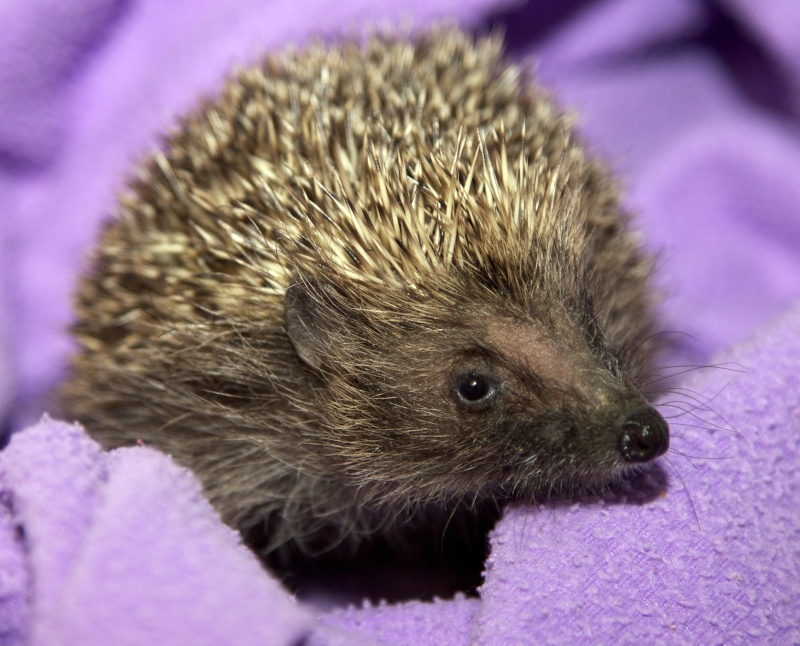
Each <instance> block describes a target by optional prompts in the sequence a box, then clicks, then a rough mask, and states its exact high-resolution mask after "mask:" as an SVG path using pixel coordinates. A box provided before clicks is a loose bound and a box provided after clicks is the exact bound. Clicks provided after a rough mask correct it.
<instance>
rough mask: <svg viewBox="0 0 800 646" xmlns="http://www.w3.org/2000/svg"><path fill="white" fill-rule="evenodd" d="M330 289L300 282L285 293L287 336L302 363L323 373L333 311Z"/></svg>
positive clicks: (315, 281) (329, 340)
mask: <svg viewBox="0 0 800 646" xmlns="http://www.w3.org/2000/svg"><path fill="white" fill-rule="evenodd" d="M331 292H332V289H331V288H330V286H327V285H326V284H324V283H322V282H320V281H318V280H301V281H300V282H297V283H294V284H292V285H290V286H289V288H288V289H287V290H286V301H285V323H286V334H287V335H288V336H289V340H290V341H291V342H292V345H293V346H294V351H295V352H297V356H299V357H300V359H302V361H303V362H304V363H306V364H308V365H309V366H311V367H312V368H315V369H316V370H320V371H321V370H322V366H323V364H324V363H325V358H326V356H327V354H328V350H329V348H330V343H331V332H332V330H331V328H332V321H331V312H332V310H334V309H336V304H335V302H334V300H333V294H332V293H331Z"/></svg>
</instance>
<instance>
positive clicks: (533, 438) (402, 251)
mask: <svg viewBox="0 0 800 646" xmlns="http://www.w3.org/2000/svg"><path fill="white" fill-rule="evenodd" d="M120 210H121V213H120V214H119V216H118V217H117V218H116V219H115V221H113V222H112V223H110V224H109V226H108V227H107V228H106V230H105V231H104V234H103V238H102V242H101V244H100V246H99V249H98V251H97V254H96V257H95V259H94V266H93V268H92V270H91V271H90V272H89V273H88V275H87V277H86V278H85V279H84V281H83V282H82V286H81V288H80V291H79V296H78V322H77V324H76V326H75V335H76V338H77V340H78V344H79V346H80V349H79V352H78V353H77V355H76V357H75V358H74V361H73V366H72V375H71V377H70V379H69V380H68V381H67V383H66V384H65V386H64V388H63V390H62V402H63V406H64V409H65V412H67V413H68V414H70V415H71V416H74V417H75V418H76V419H78V420H80V421H81V422H83V423H84V424H85V425H86V426H87V428H88V429H89V431H90V432H91V433H92V434H93V435H94V436H95V437H97V438H98V439H99V440H100V441H101V442H102V443H103V444H104V445H105V446H107V447H116V446H122V445H126V444H131V443H134V442H136V441H138V440H142V441H144V443H145V444H150V445H154V446H156V447H158V448H161V449H163V450H164V451H166V452H168V453H170V454H171V455H173V456H174V458H175V459H176V460H177V461H178V462H180V463H182V464H185V465H186V466H188V467H190V468H192V469H193V470H194V471H195V473H196V474H197V475H198V476H199V477H200V479H201V480H202V482H203V484H204V486H205V489H206V492H207V494H208V495H209V497H210V499H211V501H212V502H213V503H214V504H215V505H216V507H217V509H218V510H219V511H220V513H221V514H222V516H223V518H224V519H225V520H226V521H227V522H228V523H230V524H231V525H233V526H235V527H239V528H248V527H252V526H254V525H258V524H263V523H266V526H267V527H268V535H269V538H270V546H271V547H277V546H280V545H283V544H285V543H294V544H297V545H300V546H301V547H302V546H304V545H306V546H321V547H322V548H323V549H324V548H325V546H327V545H333V544H336V543H337V542H339V541H341V540H342V539H351V538H354V539H358V538H359V537H361V536H365V535H370V534H374V533H381V532H386V531H389V530H390V529H391V528H392V527H395V526H396V525H397V524H398V523H399V522H403V521H405V520H408V519H410V518H412V517H413V516H414V514H415V513H416V512H417V511H418V510H420V509H423V508H430V507H431V506H434V507H436V506H438V507H441V508H443V509H448V508H452V507H453V506H456V505H459V504H464V505H467V506H470V505H474V504H477V503H478V502H480V501H482V500H486V499H496V498H509V497H516V496H532V495H537V494H539V493H549V492H552V491H559V490H563V489H568V490H569V489H573V488H575V487H583V486H593V485H597V484H602V483H606V482H608V481H610V480H612V479H614V478H616V477H618V476H619V475H620V474H621V473H624V472H625V471H626V470H629V469H630V467H631V465H632V464H636V463H639V462H644V461H647V460H649V459H652V458H653V457H657V456H658V455H660V454H661V453H663V451H664V450H666V446H667V441H668V436H667V429H666V425H665V424H664V422H663V419H661V418H660V417H659V416H658V414H657V413H656V412H655V411H654V409H652V408H651V407H649V406H648V404H647V403H646V402H645V400H644V398H643V397H642V395H641V394H640V388H641V385H642V383H643V379H644V377H645V375H646V374H647V371H648V370H649V368H650V366H649V363H650V361H651V354H650V353H648V352H647V349H646V347H645V346H642V344H643V342H644V340H645V339H646V338H647V337H648V335H650V334H651V332H652V327H653V320H652V313H651V310H652V298H651V295H650V294H651V291H650V288H649V285H648V280H649V275H650V273H651V262H650V261H649V259H648V258H647V257H646V256H645V254H644V253H643V252H642V250H641V248H640V243H639V239H638V236H637V235H636V233H634V232H633V231H632V230H631V228H630V225H629V222H628V218H627V216H626V215H625V213H624V212H623V211H622V209H621V207H620V204H619V197H618V194H617V191H616V189H615V187H614V184H613V182H612V181H611V180H610V178H609V175H608V173H607V171H606V170H605V168H604V167H603V166H602V165H601V164H600V163H598V162H597V161H595V160H593V159H591V158H590V157H589V156H587V154H586V153H585V152H584V150H583V148H582V146H581V144H580V142H579V141H578V140H577V139H576V136H575V134H574V132H573V128H572V124H571V122H570V119H569V118H568V117H566V116H565V115H564V114H563V113H562V112H561V111H560V110H559V109H558V108H557V107H556V105H555V104H554V103H553V102H552V101H551V100H550V98H548V96H547V95H546V94H545V93H544V92H543V91H542V90H541V89H540V88H539V87H538V86H537V85H536V84H535V82H533V81H532V80H531V79H529V78H528V77H527V76H526V75H525V74H524V73H523V72H522V71H521V69H520V68H517V67H515V66H514V65H512V64H509V63H506V62H504V61H503V59H502V56H501V44H500V41H499V40H498V39H497V38H487V39H479V40H477V41H475V40H473V39H472V38H471V37H469V36H467V35H464V34H462V33H460V32H458V31H455V30H438V31H433V32H430V33H428V34H424V35H421V36H418V37H415V38H414V39H412V40H407V39H401V38H397V39H393V38H389V37H386V36H380V37H375V38H373V39H372V40H370V41H369V42H367V43H360V44H357V43H345V44H342V45H337V46H333V47H331V46H322V45H317V46H312V47H310V48H309V49H307V50H305V51H303V52H301V53H294V54H285V55H280V56H272V57H269V58H267V59H266V60H265V61H264V62H263V63H261V64H259V65H257V66H254V67H251V68H248V69H245V70H244V71H241V72H239V73H237V74H236V75H235V76H234V77H232V78H231V79H230V80H229V82H228V83H227V84H226V86H225V87H224V89H223V91H222V93H221V94H220V96H219V97H218V98H216V99H215V100H213V101H209V102H207V103H205V104H204V105H202V106H201V107H200V109H198V110H197V111H196V112H195V113H193V114H191V115H190V116H189V117H188V118H187V119H186V120H185V121H184V122H183V124H182V127H181V128H180V129H179V131H178V132H176V133H175V134H173V135H171V136H170V137H169V138H168V139H167V140H166V145H165V147H164V149H163V152H156V153H154V154H153V155H152V156H151V157H150V158H149V160H148V161H147V162H146V163H145V164H144V165H143V167H142V170H141V173H140V176H139V177H138V178H137V179H135V180H134V181H132V182H131V185H130V191H129V193H128V194H127V195H126V196H125V197H124V198H123V200H122V202H121V207H120ZM640 346H641V348H640ZM637 348H639V349H638V351H637Z"/></svg>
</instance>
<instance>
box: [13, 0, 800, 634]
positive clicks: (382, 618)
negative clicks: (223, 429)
mask: <svg viewBox="0 0 800 646" xmlns="http://www.w3.org/2000/svg"><path fill="white" fill-rule="evenodd" d="M408 18H410V19H412V20H413V21H414V23H415V24H417V25H425V24H427V23H430V22H432V21H434V20H439V19H450V20H455V21H458V22H460V23H461V24H463V25H464V26H466V27H467V28H470V29H474V30H476V31H478V30H485V29H486V28H488V27H491V26H502V27H504V28H505V29H506V31H507V34H508V40H509V47H510V54H511V55H512V56H515V57H519V58H521V59H522V58H523V57H529V58H526V59H525V60H528V61H530V64H531V65H538V72H539V76H540V77H541V78H542V80H543V81H544V82H545V83H547V84H548V85H550V86H551V87H553V88H554V89H555V90H556V92H557V94H558V95H559V96H560V97H561V99H562V101H563V102H564V103H566V104H567V105H569V106H572V107H574V108H576V109H577V110H578V111H579V114H580V118H581V123H582V130H583V132H584V133H585V136H586V138H587V139H588V140H589V142H590V144H591V145H592V147H593V148H594V149H595V150H597V151H598V152H599V153H601V154H603V155H604V156H606V157H607V158H609V159H610V160H611V162H612V164H613V165H614V166H615V168H617V169H618V170H619V174H620V175H621V176H622V177H623V178H624V180H625V181H626V183H627V185H628V204H629V206H630V208H631V209H632V210H633V211H634V212H635V213H637V214H638V216H639V221H640V223H641V227H642V229H643V231H644V234H645V236H646V239H647V242H648V244H649V245H650V246H651V247H653V248H654V249H656V250H658V252H659V254H660V258H661V262H660V272H659V280H660V284H661V285H662V289H663V291H664V292H665V302H664V307H663V310H664V313H663V320H664V329H665V330H669V331H675V332H680V333H682V334H680V335H678V334H676V335H675V339H676V343H675V347H674V349H673V351H672V355H671V357H670V358H669V361H668V363H669V364H670V365H673V366H676V367H675V368H673V369H672V370H671V371H672V372H681V371H682V370H685V369H688V368H682V367H680V366H684V365H685V366H698V365H703V364H708V363H713V364H715V365H718V366H719V367H717V368H713V369H700V370H692V371H691V372H689V373H687V374H685V375H682V376H680V377H678V381H677V383H676V384H675V385H676V389H675V390H673V391H672V392H671V393H670V394H669V396H667V397H666V398H665V400H664V401H663V402H662V412H663V413H664V414H665V416H667V417H668V418H669V419H670V422H671V424H672V428H673V441H672V450H671V451H670V453H668V454H667V456H665V457H666V459H662V460H661V461H660V463H659V464H658V465H655V466H654V467H653V468H650V469H648V470H647V471H645V472H644V473H643V474H642V475H641V476H640V477H639V478H637V479H634V480H632V481H631V482H629V483H627V484H626V485H625V486H622V487H619V488H617V489H615V490H614V491H612V492H609V493H608V494H606V495H604V496H602V497H600V498H587V499H582V500H578V501H574V503H573V504H571V505H559V504H556V505H552V504H551V505H548V506H545V507H544V508H542V509H537V508H529V507H521V506H518V507H510V508H508V509H507V510H506V512H505V514H504V516H503V518H502V520H501V521H500V522H499V524H498V526H497V527H496V528H495V531H494V532H493V533H492V535H491V538H490V540H491V548H492V552H491V556H490V559H489V561H488V562H487V567H486V579H485V583H484V585H483V587H482V589H481V591H480V592H481V595H480V598H479V599H468V598H461V597H457V598H455V599H449V600H442V601H436V602H431V603H422V602H419V601H411V602H407V603H404V604H395V605H379V606H377V607H372V606H365V607H350V608H341V609H336V610H329V611H324V612H323V611H322V610H319V609H317V608H314V607H311V606H307V605H304V604H300V603H298V602H296V601H294V600H293V599H292V598H291V597H290V595H289V594H288V593H287V592H286V591H285V590H284V589H283V588H281V587H280V585H279V584H278V583H277V582H276V581H275V580H274V579H273V578H272V577H271V576H270V575H269V574H268V573H267V572H265V571H264V570H263V568H262V567H261V565H260V564H259V562H258V561H257V560H256V559H255V557H254V556H252V555H251V554H250V553H249V552H248V551H247V550H246V549H245V548H244V547H242V546H241V545H240V544H239V541H238V537H237V536H236V534H235V533H233V532H232V531H231V530H229V529H227V528H226V527H225V526H223V525H222V524H221V523H220V522H219V520H218V518H217V517H216V515H215V513H214V512H213V510H212V509H211V508H210V507H209V506H208V504H207V502H206V501H205V500H204V499H203V497H202V494H201V491H200V487H199V485H198V484H197V482H196V481H195V480H194V478H193V477H192V476H191V474H189V473H188V472H186V471H185V470H183V469H180V468H178V467H177V466H175V465H174V464H173V463H172V461H171V460H170V459H169V458H168V457H166V456H164V455H161V454H159V453H157V452H155V451H152V450H150V449H147V448H144V447H137V448H131V449H125V450H120V451H115V452H112V453H104V452H103V451H101V450H100V449H99V448H98V447H97V446H96V445H95V444H94V443H93V442H92V441H91V440H90V439H88V438H87V437H86V436H85V434H84V433H83V432H82V430H81V429H80V428H79V427H76V426H73V425H71V424H67V423H64V422H60V421H57V420H53V419H50V418H47V417H45V418H40V415H41V413H42V411H43V409H44V408H45V407H46V397H47V393H48V392H49V391H50V390H51V389H52V387H53V386H54V385H55V384H56V383H57V382H58V380H59V379H60V378H61V376H62V375H63V368H64V365H65V358H66V356H67V355H68V353H69V350H70V344H69V337H68V335H67V334H66V333H65V328H66V326H67V325H68V323H69V320H70V301H69V294H70V292H71V290H72V289H73V287H74V283H75V279H76V276H77V273H78V272H79V270H80V267H81V263H82V259H83V257H84V254H85V252H86V250H87V249H88V248H89V247H90V246H91V243H92V241H93V239H94V238H95V236H96V234H97V230H98V226H99V223H100V222H101V221H102V220H103V218H104V217H107V216H108V215H109V214H111V213H112V212H113V204H114V195H115V191H116V190H117V189H118V188H119V187H120V185H121V182H122V181H123V179H124V177H125V175H126V173H128V172H129V171H130V168H131V165H132V163H133V162H134V161H135V159H136V158H137V156H138V155H140V154H141V153H142V152H143V151H144V150H146V149H147V148H148V147H149V146H152V145H154V143H155V142H156V141H157V135H158V133H159V132H161V131H163V130H164V129H165V128H167V127H168V126H169V125H170V124H172V123H174V118H175V116H176V115H177V114H178V113H180V112H181V111H183V110H185V109H187V108H188V107H190V106H191V105H192V104H193V103H194V102H195V101H196V99H197V96H198V95H199V94H200V93H203V92H209V91H212V90H213V88H214V87H215V85H216V83H218V82H219V79H220V78H221V76H222V75H223V74H224V73H225V71H226V70H227V69H228V68H229V67H230V66H231V65H232V64H234V63H236V62H244V61H248V60H252V59H253V58H254V57H255V56H257V55H258V53H259V52H261V51H263V50H264V49H268V48H273V49H274V48H278V47H281V46H283V45H284V44H285V43H287V42H295V43H302V42H303V41H304V40H306V39H307V38H308V37H309V36H311V35H322V36H324V37H336V36H337V34H341V33H343V32H346V31H347V30H353V29H356V28H360V27H361V26H362V25H363V24H365V23H379V22H381V21H382V20H385V19H388V20H392V21H398V20H403V19H408ZM0 25H2V26H3V29H2V36H0V268H1V269H0V420H2V424H3V429H4V431H5V432H6V433H8V432H10V431H11V430H12V429H13V430H16V431H17V432H16V433H15V434H14V436H13V437H12V438H11V440H10V441H9V442H8V446H7V447H6V448H5V449H4V450H3V452H2V453H0V644H2V645H5V644H15V645H16V644H46V645H57V644H88V645H90V646H91V645H93V644H98V645H100V644H150V643H152V644H162V643H163V644H227V643H236V644H249V643H253V644H307V645H311V644H361V643H364V644H415V645H417V646H421V645H422V644H442V645H445V646H447V645H449V644H452V645H456V644H468V643H475V644H514V643H521V644H522V643H537V644H538V643H569V644H576V643H578V644H580V643H585V644H597V643H676V644H684V643H698V644H699V643H702V644H715V643H720V644H721V643H726V644H731V643H742V644H744V643H776V644H792V643H798V642H800V619H799V618H800V511H799V510H800V475H799V474H800V306H798V305H794V306H793V303H795V302H796V301H797V300H798V297H800V182H798V180H797V178H798V177H800V7H798V5H797V3H795V2H793V0H772V1H771V2H769V3H755V2H752V3H748V2H745V0H716V1H713V0H706V1H701V0H662V1H661V2H659V3H652V2H647V1H646V0H596V1H592V0H564V1H563V2H559V3H555V2H544V1H534V2H531V3H529V4H527V5H513V6H511V3H502V2H496V1H491V0H468V1H466V2H464V1H463V0H460V1H457V0H426V1H425V2H416V1H409V0H406V2H403V3H395V2H387V3H373V2H357V1H356V0H343V1H340V2H335V3H333V2H332V3H326V2H323V1H322V0H309V1H307V2H305V3H288V2H282V1H278V0H273V1H271V2H270V1H268V0H229V1H227V2H214V1H213V0H193V1H192V2H189V0H174V1H173V2H170V3H164V2H156V1H155V0H73V1H72V2H56V1H55V0H8V1H7V2H5V3H3V4H2V5H1V6H0ZM37 420H39V421H37Z"/></svg>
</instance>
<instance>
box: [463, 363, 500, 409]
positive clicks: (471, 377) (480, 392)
mask: <svg viewBox="0 0 800 646" xmlns="http://www.w3.org/2000/svg"><path fill="white" fill-rule="evenodd" d="M455 394H456V398H457V400H458V402H459V404H461V405H462V406H465V407H467V408H468V409H469V410H472V411H482V410H484V409H486V408H487V407H488V406H489V404H490V403H491V402H492V400H493V399H494V397H495V395H496V394H497V388H496V387H495V385H494V380H493V379H492V378H491V377H489V376H487V375H483V374H481V373H479V372H468V373H465V374H462V375H459V376H458V377H457V378H456V383H455Z"/></svg>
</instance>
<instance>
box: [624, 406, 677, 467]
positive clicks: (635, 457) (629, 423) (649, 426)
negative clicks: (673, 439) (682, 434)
mask: <svg viewBox="0 0 800 646" xmlns="http://www.w3.org/2000/svg"><path fill="white" fill-rule="evenodd" d="M668 448H669V426H668V425H667V422H666V421H665V420H664V418H663V417H662V416H661V414H660V413H659V412H658V411H657V410H656V409H655V408H653V407H652V406H644V407H642V408H640V409H638V410H636V411H635V412H634V413H633V414H632V415H630V416H629V417H628V418H627V419H626V420H625V421H624V422H623V423H622V424H621V426H620V435H619V449H620V453H621V454H622V457H623V459H624V460H625V461H626V462H649V461H650V460H653V459H655V458H657V457H658V456H659V455H663V454H664V453H666V451H667V449H668Z"/></svg>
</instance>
